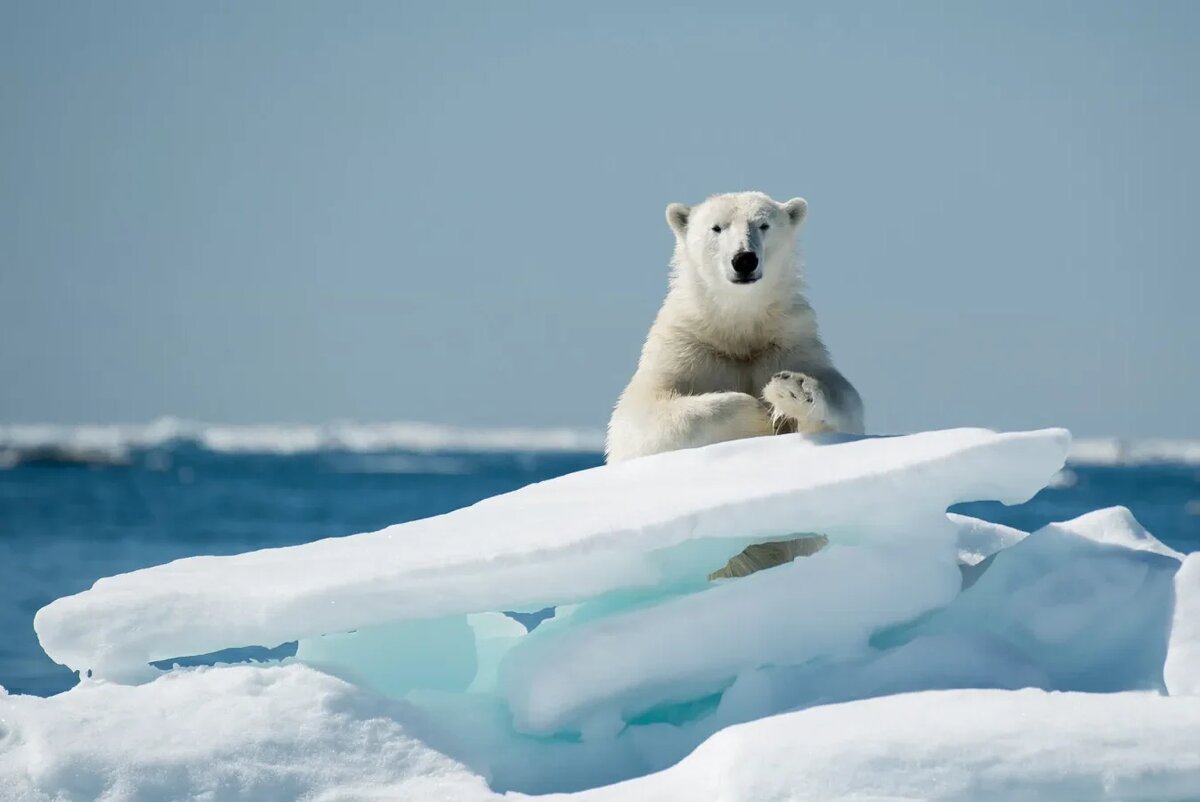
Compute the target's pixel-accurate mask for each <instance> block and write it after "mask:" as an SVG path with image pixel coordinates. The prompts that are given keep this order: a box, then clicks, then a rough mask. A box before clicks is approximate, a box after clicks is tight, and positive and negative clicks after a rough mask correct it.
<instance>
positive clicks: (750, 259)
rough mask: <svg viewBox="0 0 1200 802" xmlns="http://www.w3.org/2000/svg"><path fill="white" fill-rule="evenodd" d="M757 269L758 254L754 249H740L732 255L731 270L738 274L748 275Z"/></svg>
mask: <svg viewBox="0 0 1200 802" xmlns="http://www.w3.org/2000/svg"><path fill="white" fill-rule="evenodd" d="M755 270H758V254H756V253H755V252H754V251H742V252H741V253H738V254H734V256H733V272H735V273H737V274H738V275H739V276H748V275H750V274H751V273H753V272H754V271H755Z"/></svg>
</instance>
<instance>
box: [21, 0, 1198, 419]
mask: <svg viewBox="0 0 1200 802" xmlns="http://www.w3.org/2000/svg"><path fill="white" fill-rule="evenodd" d="M641 6H642V4H641V3H627V4H626V3H620V4H607V3H589V4H578V3H557V2H544V3H526V2H515V3H496V2H487V3H421V4H417V3H400V2H386V3H364V2H355V3H333V2H329V3H311V2H281V3H266V2H250V3H245V2H228V3H225V2H199V1H198V0H197V2H191V3H179V2H159V1H158V0H153V1H150V2H144V3H131V2H107V3H76V2H67V3H46V2H35V0H26V1H25V2H17V3H14V2H11V1H10V0H0V420H3V421H62V422H69V421H139V420H145V419H148V418H151V417H153V416H156V415H159V414H165V413H170V414H176V415H181V416H185V417H192V418H199V419H205V420H216V421H231V422H250V421H275V420H287V421H322V420H328V419H334V418H351V419H360V420H392V419H421V420H432V421H444V422H455V423H467V424H475V423H477V424H481V425H494V424H532V425H537V424H572V425H582V426H593V427H600V426H602V425H603V424H604V422H605V421H606V420H607V415H608V410H609V409H610V407H611V404H612V402H613V400H614V398H615V397H616V394H617V393H618V392H619V390H620V389H621V387H622V385H623V384H624V382H625V381H626V379H627V378H628V376H629V374H630V373H631V372H632V370H633V367H634V364H635V361H636V358H637V352H638V349H639V347H640V345H641V342H642V339H643V337H644V334H645V331H646V328H647V327H648V325H649V323H650V321H651V319H652V317H653V314H654V312H655V310H656V308H657V306H658V304H659V301H660V300H661V298H662V294H663V291H664V289H665V283H666V274H667V261H668V259H669V256H670V251H671V236H670V232H669V230H668V228H667V225H666V223H665V222H664V220H663V208H664V207H665V206H666V204H667V203H668V202H670V201H676V200H678V201H698V200H700V199H701V198H703V197H704V196H705V195H708V194H710V193H713V192H721V191H731V190H741V189H751V188H753V189H762V190H764V191H766V192H768V193H770V194H772V195H774V196H775V197H777V198H780V199H784V198H788V197H791V196H794V195H803V196H805V197H806V198H808V200H809V203H810V213H809V218H808V222H807V223H806V228H805V231H804V235H803V238H802V244H803V247H804V250H805V253H806V260H807V263H808V273H809V280H810V284H811V287H812V299H813V302H814V304H815V306H816V308H817V311H818V314H819V316H820V319H821V323H822V326H823V329H824V331H825V334H826V339H827V341H828V343H829V345H830V346H831V348H832V350H833V353H834V356H835V359H836V360H837V361H838V363H839V364H840V365H841V366H842V368H843V370H844V372H845V373H847V374H848V375H849V376H850V377H851V378H852V379H853V380H854V381H855V383H856V384H857V385H858V386H859V388H860V390H861V391H862V394H863V396H864V398H865V399H866V404H867V412H868V427H869V428H870V429H871V430H873V431H904V430H914V429H924V428H932V427H942V426H949V425H959V424H980V425H989V426H999V427H1030V426H1041V425H1049V424H1062V425H1066V426H1069V427H1071V428H1073V429H1074V430H1076V431H1077V432H1078V433H1081V434H1125V435H1165V436H1179V435H1184V436H1197V435H1200V419H1198V412H1197V410H1198V406H1200V405H1198V402H1200V358H1198V357H1197V353H1198V352H1200V322H1198V320H1197V302H1198V299H1200V269H1198V266H1197V256H1196V254H1197V252H1198V251H1200V221H1198V220H1197V217H1198V216H1200V204H1198V203H1197V200H1196V198H1197V192H1198V188H1200V145H1198V144H1197V143H1200V4H1198V3H1188V2H1177V3H1162V2H1148V3H1132V2H1130V3H1122V4H1114V3H1092V2H1088V3H1083V2H1080V3H1046V2H994V3H970V4H963V3H955V2H946V3H933V2H923V3H918V2H914V3H890V2H889V3H882V2H880V3H849V4H841V3H823V4H806V3H796V2H788V3H757V4H742V3H739V4H732V3H711V4H703V5H702V6H698V7H694V8H691V9H688V10H685V9H682V8H680V9H676V8H667V7H666V4H663V5H662V7H659V8H653V9H645V8H642V7H641Z"/></svg>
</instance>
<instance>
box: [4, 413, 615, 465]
mask: <svg viewBox="0 0 1200 802" xmlns="http://www.w3.org/2000/svg"><path fill="white" fill-rule="evenodd" d="M603 443H604V439H603V435H601V434H600V433H599V432H596V431H592V430H586V429H572V428H543V429H539V428H520V427H514V428H494V429H483V428H467V427H456V426H443V425H439V424H432V423H412V422H397V423H353V422H348V421H340V422H334V423H326V424H285V423H269V424H214V423H201V422H197V421H188V420H182V419H179V418H160V419H158V420H155V421H152V422H151V423H145V424H77V425H63V424H4V425H0V465H3V464H9V465H12V464H16V463H19V462H25V461H27V460H28V459H29V458H31V457H33V456H35V455H39V454H64V455H68V456H70V457H72V458H71V459H65V460H60V461H64V462H92V463H97V464H111V463H120V462H124V461H127V460H128V459H129V456H130V454H131V453H133V452H135V451H144V450H148V449H155V448H165V447H173V446H178V445H181V444H191V445H194V446H197V447H199V448H203V449H206V450H209V451H215V452H219V453H228V454H280V455H288V454H307V453H315V452H321V451H350V452H357V453H372V452H377V453H378V452H394V451H415V452H435V451H461V452H476V453H488V452H504V451H529V452H593V451H599V450H600V449H601V448H602V447H603Z"/></svg>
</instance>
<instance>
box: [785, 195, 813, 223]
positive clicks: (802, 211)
mask: <svg viewBox="0 0 1200 802" xmlns="http://www.w3.org/2000/svg"><path fill="white" fill-rule="evenodd" d="M783 210H784V211H785V212H787V216H788V219H789V220H791V221H792V225H794V226H798V225H800V223H802V222H803V221H804V215H806V214H808V201H806V200H805V199H804V198H792V199H791V200H790V201H788V202H787V203H785V204H783Z"/></svg>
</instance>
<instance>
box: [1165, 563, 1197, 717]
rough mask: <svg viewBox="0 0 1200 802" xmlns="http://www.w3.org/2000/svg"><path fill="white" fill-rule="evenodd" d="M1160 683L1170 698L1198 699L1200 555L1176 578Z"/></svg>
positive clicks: (1180, 570) (1185, 566)
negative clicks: (1191, 697) (1171, 615)
mask: <svg viewBox="0 0 1200 802" xmlns="http://www.w3.org/2000/svg"><path fill="white" fill-rule="evenodd" d="M1163 679H1164V681H1165V682H1166V686H1167V691H1168V692H1170V694H1171V695H1172V696H1183V695H1185V694H1188V695H1192V696H1200V552H1196V553H1194V554H1192V555H1190V556H1189V557H1188V558H1187V559H1186V560H1184V563H1183V567H1182V568H1180V569H1179V573H1177V574H1176V575H1175V617H1174V621H1173V622H1172V624H1171V642H1170V643H1169V644H1168V647H1167V659H1166V665H1165V666H1164V667H1163Z"/></svg>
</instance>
